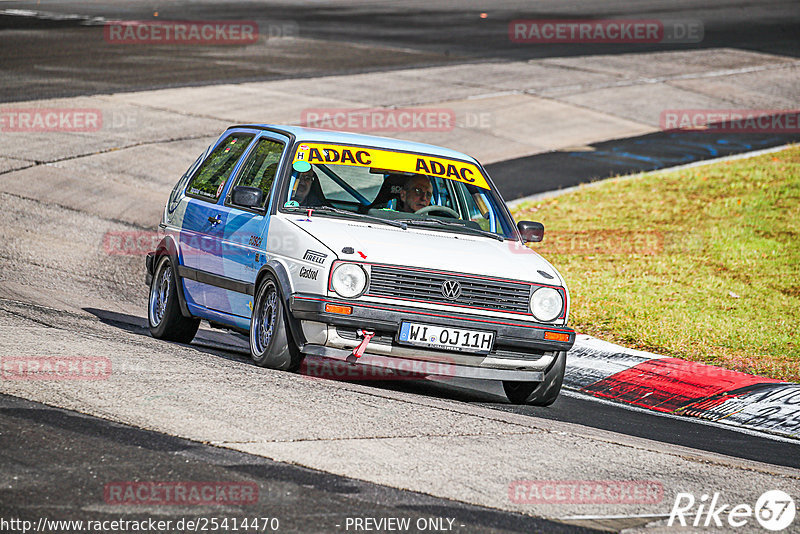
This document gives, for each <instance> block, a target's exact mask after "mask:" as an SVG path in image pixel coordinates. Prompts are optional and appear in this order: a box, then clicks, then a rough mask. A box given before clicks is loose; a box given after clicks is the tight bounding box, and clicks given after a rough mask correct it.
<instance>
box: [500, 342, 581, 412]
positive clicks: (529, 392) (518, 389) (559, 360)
mask: <svg viewBox="0 0 800 534" xmlns="http://www.w3.org/2000/svg"><path fill="white" fill-rule="evenodd" d="M566 367H567V353H566V351H560V352H559V353H558V355H557V356H556V357H555V359H554V360H553V363H552V364H551V365H550V368H549V369H548V370H547V371H546V372H545V374H544V380H542V381H541V382H514V381H511V380H504V381H503V389H504V390H505V392H506V397H508V400H509V401H511V403H512V404H528V405H530V406H550V405H551V404H553V403H554V402H555V401H556V399H557V398H558V394H559V392H560V391H561V384H562V383H563V382H564V372H565V370H566Z"/></svg>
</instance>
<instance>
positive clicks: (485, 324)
mask: <svg viewBox="0 0 800 534" xmlns="http://www.w3.org/2000/svg"><path fill="white" fill-rule="evenodd" d="M326 304H335V305H344V306H350V307H352V310H353V311H352V313H351V314H349V315H341V314H337V313H331V312H327V311H325V305H326ZM289 310H290V311H291V313H292V315H293V316H294V317H295V318H297V319H300V320H308V321H316V322H321V323H325V324H328V325H332V326H336V327H342V328H354V329H365V330H372V331H375V332H383V333H386V334H390V335H391V336H395V335H396V334H397V332H399V329H400V323H401V322H402V321H417V322H423V323H429V324H436V325H441V326H450V327H453V328H466V329H477V330H491V331H494V332H495V347H494V348H493V350H492V353H490V354H494V355H498V356H499V355H501V356H503V357H511V358H519V359H521V360H524V359H538V358H540V357H541V356H542V354H544V353H546V352H557V351H568V350H569V349H571V348H572V345H573V344H574V343H575V331H574V330H572V329H571V328H566V327H560V326H549V325H544V324H536V323H522V322H517V321H514V320H513V319H502V318H495V317H479V316H473V315H464V314H461V313H443V312H440V311H435V310H424V309H419V308H412V307H408V306H396V305H386V304H377V303H372V302H363V301H356V300H345V299H339V298H334V297H323V296H320V295H308V294H300V293H298V294H295V295H292V296H291V297H290V298H289ZM545 332H554V333H558V334H567V335H568V336H569V337H568V340H567V341H554V340H548V339H545V337H544V336H545ZM528 355H529V357H528Z"/></svg>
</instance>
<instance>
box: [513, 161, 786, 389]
mask: <svg viewBox="0 0 800 534" xmlns="http://www.w3.org/2000/svg"><path fill="white" fill-rule="evenodd" d="M514 217H515V218H516V219H517V220H536V221H541V222H543V223H544V224H545V228H546V232H545V240H544V241H543V242H542V243H536V244H533V245H531V248H533V250H535V251H537V252H539V253H540V254H542V255H543V256H544V257H545V258H546V259H548V260H549V261H550V262H551V263H553V265H555V267H556V268H557V269H558V270H559V271H560V272H561V273H562V275H563V276H564V278H565V279H566V281H567V285H568V287H569V289H570V295H571V298H572V303H571V313H570V324H571V325H572V326H573V327H574V328H575V329H576V330H577V331H579V332H581V333H586V334H591V335H593V336H597V337H600V338H603V339H606V340H609V341H614V342H617V343H620V344H622V345H625V346H628V347H632V348H638V349H643V350H649V351H653V352H657V353H660V354H664V355H670V356H675V357H679V358H684V359H688V360H694V361H700V362H703V363H708V364H712V365H718V366H721V367H725V368H728V369H733V370H736V371H743V372H747V373H754V374H759V375H762V376H768V377H772V378H778V379H783V380H790V381H800V344H799V343H798V341H799V338H800V336H798V329H800V147H797V146H795V147H792V148H790V149H787V150H784V151H781V152H777V153H773V154H766V155H763V156H759V157H755V158H749V159H741V160H735V161H728V162H723V163H717V164H712V165H707V166H702V167H696V168H693V169H687V170H682V171H675V172H670V173H655V174H647V175H643V176H640V177H635V178H631V179H618V180H613V181H609V182H606V183H603V184H601V185H597V186H586V187H582V188H580V189H579V190H577V191H575V192H571V193H567V194H564V195H562V196H559V197H556V198H552V199H549V200H544V201H542V202H538V203H527V204H523V205H521V206H518V207H517V208H516V209H515V210H514Z"/></svg>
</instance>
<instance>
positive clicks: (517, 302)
mask: <svg viewBox="0 0 800 534" xmlns="http://www.w3.org/2000/svg"><path fill="white" fill-rule="evenodd" d="M447 280H455V281H457V282H459V284H461V295H460V296H459V297H457V298H455V299H452V300H451V299H447V298H445V297H444V295H443V294H442V283H444V282H445V281H447ZM368 294H369V295H371V296H375V297H389V298H396V299H403V300H421V301H425V302H434V303H437V304H446V305H450V306H454V305H455V306H467V307H472V308H488V309H492V310H498V311H507V312H514V313H524V314H527V315H530V311H529V309H528V303H529V301H530V294H531V286H530V284H523V283H520V282H509V281H501V280H482V279H479V278H472V277H469V276H465V275H462V274H457V273H453V274H447V273H438V272H437V273H434V272H427V271H419V270H416V269H407V268H402V267H383V266H378V265H373V266H372V276H371V277H370V282H369V289H368Z"/></svg>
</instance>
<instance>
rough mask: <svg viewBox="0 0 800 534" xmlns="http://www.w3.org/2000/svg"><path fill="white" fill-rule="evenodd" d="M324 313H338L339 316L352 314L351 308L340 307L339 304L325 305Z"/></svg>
mask: <svg viewBox="0 0 800 534" xmlns="http://www.w3.org/2000/svg"><path fill="white" fill-rule="evenodd" d="M325 311H326V312H328V313H338V314H341V315H350V314H351V313H353V307H352V306H341V305H339V304H326V305H325Z"/></svg>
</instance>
